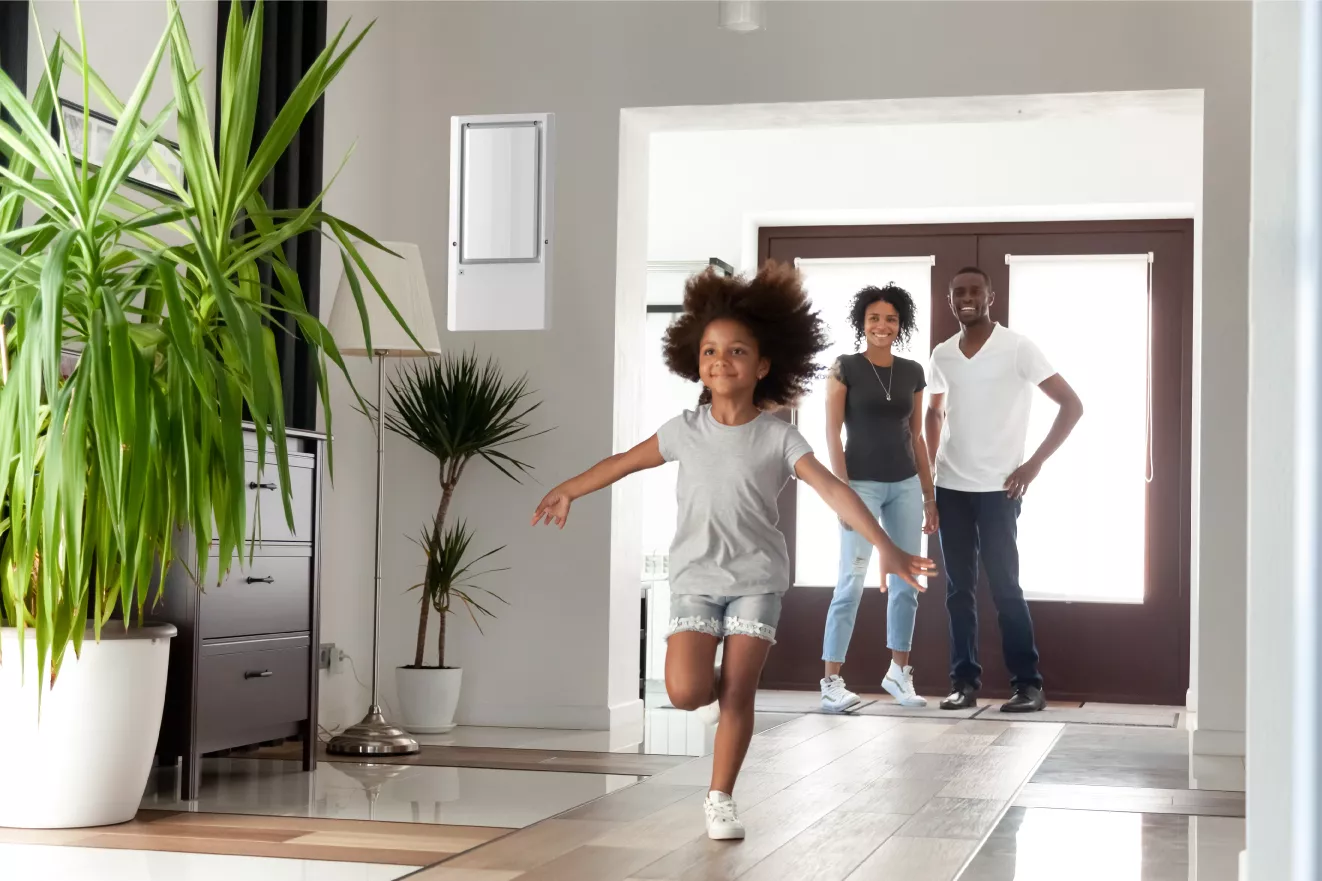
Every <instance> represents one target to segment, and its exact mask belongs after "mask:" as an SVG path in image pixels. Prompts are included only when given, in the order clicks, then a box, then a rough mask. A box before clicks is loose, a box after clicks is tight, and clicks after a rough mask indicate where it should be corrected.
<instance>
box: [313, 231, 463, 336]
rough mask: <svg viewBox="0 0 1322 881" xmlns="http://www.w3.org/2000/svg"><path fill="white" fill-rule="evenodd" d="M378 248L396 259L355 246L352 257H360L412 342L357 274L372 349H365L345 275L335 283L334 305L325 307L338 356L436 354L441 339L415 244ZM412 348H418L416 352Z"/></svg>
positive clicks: (386, 243) (360, 318)
mask: <svg viewBox="0 0 1322 881" xmlns="http://www.w3.org/2000/svg"><path fill="white" fill-rule="evenodd" d="M381 244H382V245H384V246H385V247H387V248H389V249H390V250H391V251H394V252H395V254H398V255H399V256H398V257H396V256H395V254H389V253H387V252H385V251H378V250H377V249H376V248H374V247H372V246H371V245H366V244H362V243H359V244H358V253H360V254H362V256H363V261H364V262H365V263H366V264H367V266H368V267H369V268H370V269H371V270H372V275H374V276H376V280H377V281H378V282H379V283H380V284H381V289H382V290H383V291H385V292H386V296H388V297H389V298H390V302H391V303H393V304H394V305H395V308H396V309H398V310H399V314H400V315H401V316H403V318H404V323H405V324H407V325H408V328H409V330H411V331H413V336H416V337H417V342H414V340H413V337H410V336H409V334H408V331H406V330H405V329H404V328H402V327H400V326H399V322H398V321H396V320H395V316H394V315H391V314H390V310H389V309H387V308H386V304H385V303H383V302H382V301H381V297H379V296H378V295H377V293H376V291H375V290H373V288H372V285H371V283H370V282H369V281H368V280H367V278H366V277H365V276H364V275H363V274H362V271H361V270H359V271H358V282H359V285H360V287H361V289H362V292H363V301H364V302H365V304H366V306H367V316H368V320H369V321H370V322H371V327H372V345H371V346H370V347H369V346H368V345H367V340H366V339H365V338H364V336H363V321H362V315H361V314H360V313H359V311H358V303H357V301H356V300H355V299H354V296H353V289H352V288H351V287H350V286H349V277H348V276H347V275H345V276H343V277H341V278H340V287H339V289H338V290H337V291H336V292H335V304H334V305H333V306H332V308H331V317H330V324H329V325H328V329H329V330H330V334H331V336H332V337H334V338H335V343H336V345H337V346H339V348H340V353H341V354H343V355H373V354H379V355H386V356H389V357H394V358H412V357H422V356H424V355H439V354H440V353H441V340H440V337H439V335H438V334H437V332H436V315H435V314H434V313H433V312H432V308H431V294H430V293H428V291H427V275H426V273H425V272H424V271H423V268H422V252H421V251H419V250H418V246H417V245H412V244H409V243H407V242H382V243H381ZM418 343H421V344H422V345H421V347H419V345H418Z"/></svg>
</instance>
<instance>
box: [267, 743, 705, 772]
mask: <svg viewBox="0 0 1322 881" xmlns="http://www.w3.org/2000/svg"><path fill="white" fill-rule="evenodd" d="M242 756H243V757H244V758H252V759H281V760H284V761H295V760H298V759H301V758H302V756H303V745H302V744H301V743H298V742H295V741H289V742H287V743H283V744H280V745H279V746H268V747H263V748H261V749H258V750H253V751H252V752H247V753H243V754H242ZM317 758H318V759H320V760H321V761H323V762H348V763H351V764H352V763H357V764H363V763H364V760H363V759H362V758H360V757H356V756H336V755H331V754H330V753H328V752H326V745H325V744H324V743H322V744H318V745H317ZM691 760H692V757H690V756H660V755H644V754H642V753H601V752H583V751H577V750H544V749H509V748H505V747H488V746H430V745H426V744H424V745H423V746H422V747H421V748H420V749H419V751H418V752H417V753H416V754H414V755H411V756H372V759H371V764H374V765H425V766H428V767H433V768H490V769H495V770H500V771H560V772H562V773H578V774H617V775H620V776H624V777H650V776H652V775H653V774H660V773H661V772H663V771H668V770H670V769H671V768H674V767H677V766H679V765H682V764H684V763H686V762H689V761H691Z"/></svg>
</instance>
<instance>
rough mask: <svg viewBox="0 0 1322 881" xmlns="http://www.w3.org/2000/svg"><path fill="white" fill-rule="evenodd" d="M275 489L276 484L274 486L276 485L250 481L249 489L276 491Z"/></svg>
mask: <svg viewBox="0 0 1322 881" xmlns="http://www.w3.org/2000/svg"><path fill="white" fill-rule="evenodd" d="M275 488H276V487H275V484H274V483H258V482H257V481H255V480H250V481H248V489H269V490H274V489H275Z"/></svg>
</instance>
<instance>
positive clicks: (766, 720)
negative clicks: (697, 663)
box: [418, 695, 816, 756]
mask: <svg viewBox="0 0 1322 881" xmlns="http://www.w3.org/2000/svg"><path fill="white" fill-rule="evenodd" d="M814 700H816V696H814ZM649 704H650V705H649V706H648V707H647V709H646V710H645V716H644V719H643V722H642V723H641V724H640V725H629V726H623V727H620V728H615V729H613V730H611V731H570V730H562V729H556V728H486V727H481V726H473V725H460V726H459V727H458V728H455V729H454V731H451V732H450V733H449V734H423V735H419V736H418V742H419V743H423V744H429V745H432V746H473V747H496V748H501V749H538V750H564V751H570V752H572V751H583V752H620V753H642V754H645V755H660V756H702V755H706V754H707V753H708V752H710V751H711V746H712V737H713V732H712V731H711V730H709V729H707V728H706V727H705V726H704V725H703V724H702V723H701V722H699V721H698V719H697V717H696V716H694V714H692V713H685V712H683V711H681V710H676V709H674V708H673V707H669V706H665V705H664V704H665V700H664V695H662V696H656V695H649ZM800 713H801V711H799V710H789V711H782V712H760V713H758V714H757V721H756V723H755V726H754V729H753V730H754V733H761V732H763V731H768V730H770V729H772V728H775V727H776V726H777V725H783V724H784V723H786V722H788V721H790V720H791V719H794V718H795V717H796V716H797V715H799V714H800Z"/></svg>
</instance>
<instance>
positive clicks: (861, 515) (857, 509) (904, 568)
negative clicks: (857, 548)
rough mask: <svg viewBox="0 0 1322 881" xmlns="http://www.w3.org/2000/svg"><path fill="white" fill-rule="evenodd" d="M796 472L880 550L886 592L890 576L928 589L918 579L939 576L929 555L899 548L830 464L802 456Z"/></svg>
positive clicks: (840, 515) (841, 517)
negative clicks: (920, 554) (827, 468)
mask: <svg viewBox="0 0 1322 881" xmlns="http://www.w3.org/2000/svg"><path fill="white" fill-rule="evenodd" d="M794 473H795V474H796V475H798V478H799V479H800V480H802V481H803V482H804V483H806V484H808V485H809V486H811V487H812V488H813V489H815V490H816V491H817V494H818V495H819V496H821V497H822V501H824V502H826V504H828V505H829V506H830V507H831V510H833V511H835V513H836V514H837V515H838V516H839V517H840V519H841V520H843V521H844V522H845V524H846V525H847V526H848V527H849V528H850V529H852V530H854V531H855V532H857V533H858V534H860V535H862V536H863V537H864V538H866V539H867V540H868V542H870V543H871V544H872V546H873V547H875V548H876V549H877V553H878V554H879V555H880V561H881V589H882V590H883V591H884V590H885V589H886V576H887V575H895V576H898V577H899V578H900V579H901V580H903V581H906V582H908V583H909V584H912V585H913V586H914V587H916V588H917V589H918V590H925V589H926V588H924V587H923V586H922V585H921V584H919V583H918V578H919V577H920V576H923V575H935V574H936V564H935V563H933V562H932V561H931V560H928V559H926V558H925V557H915V556H914V555H912V554H906V553H905V552H904V551H902V550H900V549H899V548H898V547H896V545H895V542H893V541H891V539H890V536H888V535H887V534H886V533H885V531H884V530H882V528H881V526H880V525H879V524H878V523H877V521H876V519H875V518H874V517H873V516H872V512H871V511H869V510H868V507H867V505H865V504H863V500H862V499H860V498H859V497H858V493H856V492H854V491H853V490H852V489H850V488H849V484H847V483H844V482H843V481H841V480H840V479H839V478H838V477H836V476H835V475H834V474H832V473H831V472H830V471H828V470H826V467H825V466H823V465H822V463H821V462H818V461H817V457H816V456H814V455H812V454H811V453H809V454H808V455H806V456H803V457H802V458H800V459H799V462H798V464H797V465H795V466H794Z"/></svg>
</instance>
